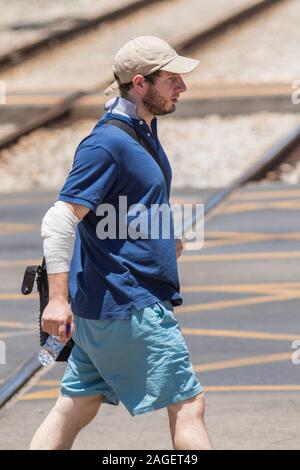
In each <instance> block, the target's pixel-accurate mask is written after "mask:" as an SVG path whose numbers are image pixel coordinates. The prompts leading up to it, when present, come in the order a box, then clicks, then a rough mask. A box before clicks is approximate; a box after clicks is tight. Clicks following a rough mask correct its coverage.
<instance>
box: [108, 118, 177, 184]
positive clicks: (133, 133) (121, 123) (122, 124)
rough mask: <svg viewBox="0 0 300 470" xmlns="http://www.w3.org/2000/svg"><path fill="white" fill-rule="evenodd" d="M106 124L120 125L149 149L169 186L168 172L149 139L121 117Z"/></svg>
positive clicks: (119, 126)
mask: <svg viewBox="0 0 300 470" xmlns="http://www.w3.org/2000/svg"><path fill="white" fill-rule="evenodd" d="M105 124H110V125H112V126H115V127H118V128H119V129H122V131H124V132H126V133H127V134H128V135H130V137H132V138H133V139H134V140H136V141H137V142H138V143H139V144H140V145H142V146H143V147H144V149H145V150H147V152H148V153H150V155H151V156H152V157H153V158H154V160H155V161H156V163H157V164H158V166H159V167H160V169H161V172H162V174H163V175H164V178H165V182H166V187H167V188H168V180H167V176H166V174H165V172H164V169H163V167H162V163H161V161H160V158H159V156H158V155H157V153H156V152H155V150H154V148H153V147H152V145H150V144H149V142H147V140H145V139H143V137H142V136H141V135H140V134H139V133H138V132H137V131H136V130H135V129H134V128H133V127H131V126H130V125H129V124H127V123H126V122H124V121H121V120H119V119H109V120H108V121H106V123H105Z"/></svg>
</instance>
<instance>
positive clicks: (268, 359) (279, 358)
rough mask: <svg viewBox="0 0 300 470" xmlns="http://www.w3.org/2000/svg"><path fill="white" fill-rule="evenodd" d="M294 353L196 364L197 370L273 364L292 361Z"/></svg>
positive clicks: (205, 370)
mask: <svg viewBox="0 0 300 470" xmlns="http://www.w3.org/2000/svg"><path fill="white" fill-rule="evenodd" d="M291 357H292V353H290V352H289V353H279V354H268V355H264V356H254V357H242V358H239V359H231V360H229V361H220V362H210V363H208V364H199V365H198V366H195V367H194V369H195V371H196V372H211V371H215V370H224V369H235V368H238V367H246V366H254V365H261V364H273V363H277V362H286V361H291Z"/></svg>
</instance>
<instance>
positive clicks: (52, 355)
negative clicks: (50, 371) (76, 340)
mask: <svg viewBox="0 0 300 470" xmlns="http://www.w3.org/2000/svg"><path fill="white" fill-rule="evenodd" d="M66 332H67V334H68V333H69V332H70V325H67V329H66ZM63 347H64V344H63V343H61V342H60V340H59V336H48V338H47V341H46V342H45V344H44V345H43V346H42V347H41V349H40V351H39V355H38V360H39V361H40V363H41V364H42V366H52V365H53V364H54V363H55V361H56V359H57V357H58V356H59V354H60V352H61V350H62V349H63Z"/></svg>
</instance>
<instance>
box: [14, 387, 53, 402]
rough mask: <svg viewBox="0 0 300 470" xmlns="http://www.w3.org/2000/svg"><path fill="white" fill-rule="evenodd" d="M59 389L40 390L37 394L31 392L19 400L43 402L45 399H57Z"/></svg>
mask: <svg viewBox="0 0 300 470" xmlns="http://www.w3.org/2000/svg"><path fill="white" fill-rule="evenodd" d="M59 392H60V389H59V388H51V389H49V390H41V391H39V392H31V393H26V394H25V395H23V396H22V397H20V400H22V401H27V400H44V399H46V398H57V397H58V395H59Z"/></svg>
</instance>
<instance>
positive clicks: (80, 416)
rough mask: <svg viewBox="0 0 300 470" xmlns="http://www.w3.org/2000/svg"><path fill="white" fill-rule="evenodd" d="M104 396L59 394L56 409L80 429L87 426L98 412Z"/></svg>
mask: <svg viewBox="0 0 300 470" xmlns="http://www.w3.org/2000/svg"><path fill="white" fill-rule="evenodd" d="M102 402H103V397H102V396H101V395H93V396H84V397H66V396H61V395H60V396H59V398H58V399H57V401H56V404H55V407H54V410H55V412H56V413H57V414H58V415H59V416H60V417H61V418H63V419H67V420H68V421H70V423H72V425H74V426H75V427H76V428H77V429H78V430H79V429H81V428H82V427H84V426H86V425H87V424H88V423H89V422H90V421H91V420H92V419H93V418H94V417H95V416H96V414H97V412H98V410H99V407H100V405H101V403H102Z"/></svg>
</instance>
